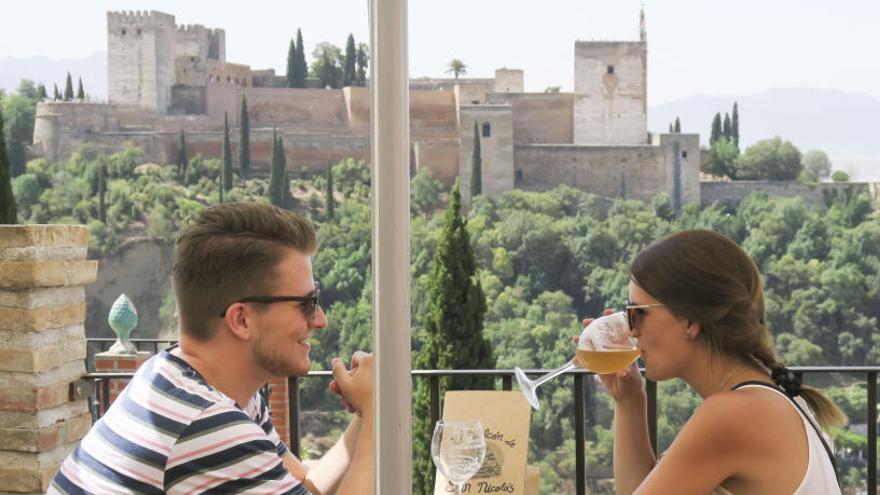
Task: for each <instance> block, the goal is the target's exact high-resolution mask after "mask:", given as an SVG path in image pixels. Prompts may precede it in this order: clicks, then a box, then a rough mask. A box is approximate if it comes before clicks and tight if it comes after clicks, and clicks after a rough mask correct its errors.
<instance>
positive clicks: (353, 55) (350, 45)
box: [342, 33, 357, 86]
mask: <svg viewBox="0 0 880 495" xmlns="http://www.w3.org/2000/svg"><path fill="white" fill-rule="evenodd" d="M356 64H357V51H356V50H355V47H354V36H353V35H352V34H351V33H348V41H346V42H345V64H344V66H343V71H342V86H354V85H355V77H356V76H357V74H356V72H355V65H356Z"/></svg>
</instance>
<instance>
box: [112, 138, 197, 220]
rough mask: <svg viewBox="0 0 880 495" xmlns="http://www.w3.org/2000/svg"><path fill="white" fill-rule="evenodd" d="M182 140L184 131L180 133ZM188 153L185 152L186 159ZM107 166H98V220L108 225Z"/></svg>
mask: <svg viewBox="0 0 880 495" xmlns="http://www.w3.org/2000/svg"><path fill="white" fill-rule="evenodd" d="M180 135H181V138H182V137H183V131H181V132H180ZM178 156H179V154H178ZM185 156H186V152H185V151H184V157H185ZM106 196H107V164H106V163H104V160H101V162H100V163H99V164H98V220H100V221H102V222H104V223H107V198H106Z"/></svg>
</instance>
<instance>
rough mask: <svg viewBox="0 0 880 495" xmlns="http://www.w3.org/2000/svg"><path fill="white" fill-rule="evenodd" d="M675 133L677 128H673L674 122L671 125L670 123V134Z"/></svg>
mask: <svg viewBox="0 0 880 495" xmlns="http://www.w3.org/2000/svg"><path fill="white" fill-rule="evenodd" d="M674 132H675V127H673V126H672V122H670V123H669V134H672V133H674Z"/></svg>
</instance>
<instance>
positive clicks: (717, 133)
mask: <svg viewBox="0 0 880 495" xmlns="http://www.w3.org/2000/svg"><path fill="white" fill-rule="evenodd" d="M723 136H724V134H723V132H722V129H721V112H718V113H716V114H715V117H714V118H713V119H712V131H711V134H709V145H712V144H714V143H715V141H718V139H719V138H721V137H723Z"/></svg>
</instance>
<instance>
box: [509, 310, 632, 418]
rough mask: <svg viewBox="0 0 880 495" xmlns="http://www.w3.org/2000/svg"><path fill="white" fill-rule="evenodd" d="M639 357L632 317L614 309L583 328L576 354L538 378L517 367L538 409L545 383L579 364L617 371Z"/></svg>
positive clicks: (523, 387) (522, 384)
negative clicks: (539, 388)
mask: <svg viewBox="0 0 880 495" xmlns="http://www.w3.org/2000/svg"><path fill="white" fill-rule="evenodd" d="M638 357H639V349H638V347H637V343H636V339H635V338H633V337H632V335H630V329H629V320H628V318H627V315H626V313H613V314H610V315H605V316H603V317H601V318H597V319H595V320H593V321H592V322H590V324H589V325H587V326H586V327H585V328H584V330H583V331H582V332H581V336H580V340H579V341H578V347H577V352H576V354H575V357H574V358H573V359H572V360H571V361H569V362H567V363H565V364H563V365H562V366H560V367H559V368H556V369H555V370H553V371H551V372H549V373H547V374H546V375H544V376H542V377H540V378H538V379H537V380H530V379H529V377H528V376H526V373H525V372H524V371H523V370H522V369H521V368H514V370H513V372H514V374H515V375H516V381H517V382H519V388H520V389H521V390H522V393H523V395H525V396H526V400H528V401H529V404H531V405H532V407H533V408H535V410H538V409H540V408H541V404H540V403H539V402H538V395H537V389H538V387H539V386H541V385H542V384H543V383H545V382H547V381H549V380H552V379H553V378H556V377H557V376H559V375H561V374H563V373H565V372H566V371H569V370H571V369H574V368H575V367H580V368H584V369H587V370H589V371H592V372H593V373H600V374H604V373H614V372H616V371H619V370H621V369H623V368H625V367H627V366H629V365H630V364H631V363H632V362H633V361H635V360H636V359H637V358H638Z"/></svg>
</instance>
